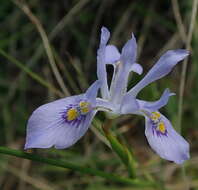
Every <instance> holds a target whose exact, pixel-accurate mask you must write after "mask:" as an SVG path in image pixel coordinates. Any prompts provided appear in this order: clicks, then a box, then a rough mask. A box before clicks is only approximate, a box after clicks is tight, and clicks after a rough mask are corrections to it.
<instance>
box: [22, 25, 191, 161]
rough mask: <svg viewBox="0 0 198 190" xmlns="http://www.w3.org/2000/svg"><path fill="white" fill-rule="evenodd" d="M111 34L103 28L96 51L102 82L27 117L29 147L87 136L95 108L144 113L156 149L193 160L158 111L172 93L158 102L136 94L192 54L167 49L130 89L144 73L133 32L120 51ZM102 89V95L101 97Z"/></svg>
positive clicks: (69, 142) (175, 157) (57, 144)
mask: <svg viewBox="0 0 198 190" xmlns="http://www.w3.org/2000/svg"><path fill="white" fill-rule="evenodd" d="M109 38H110V32H109V31H108V30H107V28H105V27H102V29H101V39H100V46H99V49H98V52H97V76H98V81H96V82H95V83H94V84H93V85H92V86H91V87H90V88H89V89H88V90H87V92H86V93H85V94H81V95H78V96H72V97H68V98H63V99H60V100H57V101H54V102H52V103H48V104H45V105H43V106H41V107H39V108H38V109H36V110H35V111H34V112H33V114H32V115H31V117H30V119H29V121H28V126H27V137H26V144H25V149H27V148H49V147H52V146H55V148H58V149H62V148H67V147H69V146H71V145H73V144H74V143H75V142H76V141H78V140H79V139H80V138H81V137H82V136H83V135H84V134H85V132H86V131H87V129H88V127H89V125H90V124H91V121H92V119H93V117H94V116H95V114H96V112H97V111H100V110H103V111H107V112H108V113H109V114H110V115H111V116H117V115H122V114H138V115H143V116H144V117H145V122H146V127H145V135H146V137H147V140H148V142H149V144H150V146H151V147H152V149H153V150H154V151H155V152H156V153H157V154H158V155H159V156H161V157H162V158H164V159H166V160H170V161H174V162H175V163H178V164H181V163H183V161H185V160H187V159H189V144H188V142H187V141H186V140H185V139H184V138H183V137H182V136H180V135H179V134H178V133H177V132H176V131H175V130H174V128H173V127H172V125H171V123H170V122H169V120H168V119H167V118H166V117H165V116H163V115H162V114H161V113H160V112H159V109H160V108H161V107H163V106H165V105H166V104H167V103H168V100H169V97H170V96H172V95H174V93H171V92H170V91H169V89H166V90H165V91H164V93H163V94H162V96H161V98H160V99H159V100H157V101H155V102H147V101H143V100H139V99H137V95H138V93H139V92H140V91H141V90H142V89H143V88H144V87H145V86H147V85H148V84H150V83H151V82H153V81H156V80H158V79H160V78H162V77H164V76H165V75H167V74H168V73H170V71H171V70H172V69H173V67H174V66H175V65H176V64H177V63H178V62H179V61H181V60H183V59H184V58H185V57H186V56H188V52H187V51H186V50H183V49H179V50H170V51H167V52H166V53H165V54H164V55H162V57H161V58H160V59H159V60H158V61H157V63H156V64H155V65H154V66H153V67H152V68H151V70H150V71H149V72H148V73H147V74H146V75H145V77H144V78H143V79H142V80H141V81H140V82H138V83H137V84H136V85H135V86H134V87H133V88H132V89H130V90H129V91H128V92H127V83H128V77H129V74H130V73H131V72H136V73H138V74H142V71H143V69H142V67H141V66H140V65H139V64H137V63H136V52H137V44H136V40H135V37H134V35H133V34H132V37H131V39H130V40H129V41H128V42H127V43H126V44H125V45H124V47H123V48H122V51H121V53H119V51H118V49H117V48H116V47H115V46H113V45H108V44H107V42H108V40H109ZM107 64H111V65H113V67H114V74H113V77H112V81H111V85H110V87H108V83H107V72H106V65H107ZM99 88H100V91H101V96H102V98H98V97H97V92H98V89H99Z"/></svg>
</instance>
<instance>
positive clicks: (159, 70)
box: [128, 49, 188, 96]
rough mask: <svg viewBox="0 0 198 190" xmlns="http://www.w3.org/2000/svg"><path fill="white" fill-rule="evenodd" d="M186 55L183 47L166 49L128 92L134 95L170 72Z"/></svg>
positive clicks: (186, 52)
mask: <svg viewBox="0 0 198 190" xmlns="http://www.w3.org/2000/svg"><path fill="white" fill-rule="evenodd" d="M186 56H188V51H187V50H184V49H178V50H170V51H167V52H166V53H165V54H164V55H163V56H162V57H161V58H160V59H159V60H158V62H157V63H156V64H155V65H154V66H153V67H152V69H151V70H150V71H149V72H148V73H147V74H146V76H145V77H144V78H143V79H142V80H141V81H140V82H139V83H137V84H136V85H135V86H134V87H133V88H132V89H131V90H130V91H129V92H128V93H130V94H132V95H133V96H136V95H137V94H138V93H139V91H140V90H141V89H142V88H144V87H145V86H147V85H148V84H150V83H151V82H153V81H156V80H158V79H160V78H162V77H164V76H165V75H167V74H168V73H170V71H171V70H172V68H173V67H174V66H175V65H176V64H177V63H178V62H179V61H181V60H183V59H184V58H185V57H186Z"/></svg>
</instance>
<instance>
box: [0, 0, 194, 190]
mask: <svg viewBox="0 0 198 190" xmlns="http://www.w3.org/2000/svg"><path fill="white" fill-rule="evenodd" d="M196 7H197V0H194V1H193V0H188V1H186V0H178V1H177V0H172V1H171V0H168V1H162V0H161V1H157V0H150V1H146V0H141V1H140V0H133V1H132V0H125V1H118V0H117V1H116V0H108V1H107V0H70V1H67V0H59V1H49V0H42V1H41V0H29V1H22V0H18V1H17V0H13V1H10V0H1V1H0V110H1V111H0V113H1V114H0V145H1V146H6V147H10V148H13V149H19V150H23V146H24V142H25V130H26V123H27V119H28V117H29V116H30V114H31V113H32V111H33V110H34V109H36V108H37V107H38V106H39V105H42V104H44V103H46V102H49V101H52V100H55V99H57V98H60V97H61V96H70V95H75V94H78V93H81V92H84V91H85V90H86V88H87V87H88V86H89V84H91V83H92V82H93V81H95V80H96V51H97V48H98V44H99V35H100V28H101V27H102V26H106V27H107V28H109V30H110V31H111V43H112V44H115V45H117V46H118V47H119V48H121V47H122V45H123V44H124V43H125V42H126V41H127V40H128V39H129V38H130V35H131V32H133V33H134V34H135V36H136V38H137V42H138V59H137V62H138V63H140V64H141V65H142V66H143V69H144V74H143V75H145V73H146V72H147V71H148V70H149V69H150V68H151V66H152V65H153V64H154V63H155V61H156V60H157V58H159V56H160V55H161V54H162V53H164V52H165V51H166V50H168V49H177V48H187V49H189V50H190V52H191V55H190V57H189V59H188V62H186V63H180V64H178V65H177V66H176V68H174V70H173V72H172V73H171V74H169V75H168V76H167V77H165V78H163V79H162V80H159V81H157V82H155V83H153V84H151V85H149V86H148V87H147V88H145V89H144V90H143V91H142V92H141V94H140V95H139V97H140V98H144V99H146V100H156V99H158V98H159V97H160V95H161V94H162V92H163V90H164V89H165V88H167V87H168V88H170V89H171V91H173V92H175V93H176V94H177V96H175V97H171V99H170V101H169V103H168V105H167V106H166V107H165V108H163V109H162V112H163V113H164V114H166V116H168V118H169V119H170V120H171V121H172V123H173V125H174V126H175V128H176V129H177V130H178V131H181V133H182V135H183V136H184V137H185V138H186V139H187V140H188V142H189V143H190V146H191V159H190V160H189V161H187V162H186V164H185V167H183V168H182V167H181V166H179V165H176V164H173V163H171V162H168V161H164V160H162V159H161V158H159V156H158V155H156V154H155V153H153V151H152V150H151V149H150V147H149V146H148V144H147V141H146V138H145V136H144V118H142V117H137V116H133V115H129V116H124V117H120V118H118V119H116V120H113V121H112V131H113V132H114V134H116V135H117V136H118V138H119V139H120V140H121V141H122V142H124V143H125V144H127V146H128V147H129V148H130V149H133V152H134V155H135V157H136V159H137V160H138V163H139V168H138V176H139V177H142V176H144V177H146V178H148V179H152V180H153V181H157V182H159V183H161V184H163V186H164V187H163V189H170V190H183V189H185V190H186V189H190V190H196V189H198V130H197V127H198V123H197V121H198V111H197V107H198V101H197V98H198V85H197V82H198V65H197V60H198V46H197V44H198V17H197V16H196ZM49 44H50V45H49ZM50 47H51V48H50ZM51 50H52V51H51ZM55 64H56V66H55ZM185 65H187V69H185ZM57 71H58V72H57ZM108 72H109V73H111V72H112V68H111V67H108ZM54 73H55V74H54ZM59 73H60V75H59ZM182 73H183V74H182ZM185 73H186V79H185V76H184V74H185ZM141 77H142V76H138V75H136V74H134V75H133V78H132V80H131V81H130V82H129V86H130V87H131V86H133V85H134V84H135V83H136V82H137V81H139V80H140V79H141ZM183 82H185V88H184V93H183V96H182V95H181V94H182V93H181V92H180V91H182V89H181V84H182V83H183ZM181 111H182V112H183V114H182V117H181ZM104 119H105V115H104V114H103V113H99V114H98V115H97V119H96V120H95V121H94V122H93V126H92V130H89V131H88V133H87V134H86V135H85V136H84V137H83V138H82V139H81V140H80V141H79V142H78V143H77V144H76V145H74V146H73V147H71V148H69V149H67V150H55V149H53V148H52V149H47V150H42V149H37V150H32V151H33V152H34V153H37V154H39V155H42V156H44V157H49V158H55V159H57V160H59V159H61V160H66V161H69V162H72V163H76V164H78V165H82V166H86V167H92V168H97V169H100V170H103V171H106V172H110V173H115V174H118V175H120V176H126V175H127V171H126V169H125V167H124V166H123V165H122V163H121V162H120V160H119V158H118V156H117V155H116V154H115V153H114V152H113V151H112V150H111V149H110V148H109V147H108V146H107V145H106V144H105V139H104V137H102V136H101V134H100V133H99V132H98V130H97V129H96V126H97V125H102V124H103V121H104ZM96 136H97V137H96ZM0 189H1V190H35V189H42V190H62V189H69V190H82V189H85V190H106V189H108V190H111V189H112V190H118V189H122V190H129V189H134V190H135V189H136V187H130V186H128V185H124V184H121V183H116V182H113V181H111V180H106V179H103V178H101V177H97V176H93V175H87V174H81V173H78V172H76V171H72V170H69V169H62V168H58V167H55V166H51V165H47V164H41V163H37V162H32V161H29V160H24V159H21V158H16V157H11V156H7V155H3V154H1V156H0ZM145 189H153V188H145Z"/></svg>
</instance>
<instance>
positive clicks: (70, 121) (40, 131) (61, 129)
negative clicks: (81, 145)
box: [25, 81, 100, 149]
mask: <svg viewBox="0 0 198 190" xmlns="http://www.w3.org/2000/svg"><path fill="white" fill-rule="evenodd" d="M99 87H100V82H99V81H96V82H94V83H93V84H92V85H91V86H90V87H89V89H88V90H87V91H86V93H85V94H81V95H78V96H71V97H67V98H62V99H60V100H56V101H54V102H51V103H48V104H44V105H42V106H40V107H39V108H38V109H36V110H35V111H34V112H33V113H32V115H31V116H30V118H29V120H28V124H27V136H26V144H25V149H28V148H49V147H52V146H55V148H67V147H69V146H71V145H73V144H74V143H75V142H76V141H78V140H79V139H80V138H81V137H82V136H83V135H84V134H85V132H86V131H87V129H88V127H89V126H90V124H91V121H92V119H93V117H94V115H95V114H96V110H95V109H94V107H95V105H96V96H97V92H98V89H99Z"/></svg>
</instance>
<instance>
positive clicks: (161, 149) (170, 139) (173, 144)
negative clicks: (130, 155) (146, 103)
mask: <svg viewBox="0 0 198 190" xmlns="http://www.w3.org/2000/svg"><path fill="white" fill-rule="evenodd" d="M158 113H159V112H158ZM161 121H162V122H163V123H164V126H165V129H164V130H166V133H164V134H162V133H161V134H160V133H158V132H156V131H155V129H154V128H153V126H152V122H150V119H149V118H148V117H146V129H145V135H146V137H147V140H148V143H149V144H150V146H151V148H152V149H153V150H154V151H155V152H156V153H157V154H158V155H159V156H160V157H161V158H163V159H166V160H169V161H173V162H175V163H177V164H182V163H183V162H184V161H185V160H188V159H189V158H190V155H189V144H188V142H187V141H186V140H185V139H184V138H183V137H182V136H181V135H179V134H178V133H177V132H176V131H175V130H174V129H173V127H172V125H171V123H170V121H169V120H168V119H167V118H166V117H165V116H163V115H161Z"/></svg>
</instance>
